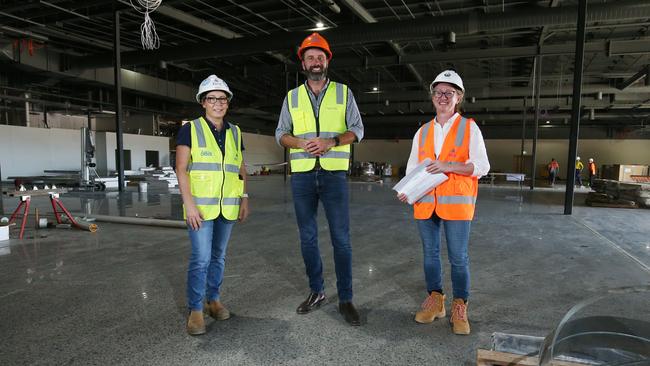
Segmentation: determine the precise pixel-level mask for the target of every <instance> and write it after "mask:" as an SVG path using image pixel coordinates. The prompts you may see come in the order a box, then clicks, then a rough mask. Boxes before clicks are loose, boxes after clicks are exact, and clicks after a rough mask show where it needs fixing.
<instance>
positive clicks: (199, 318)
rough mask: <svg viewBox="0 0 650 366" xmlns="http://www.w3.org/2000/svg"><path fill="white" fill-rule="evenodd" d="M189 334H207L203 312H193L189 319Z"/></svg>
mask: <svg viewBox="0 0 650 366" xmlns="http://www.w3.org/2000/svg"><path fill="white" fill-rule="evenodd" d="M187 334H189V335H201V334H205V322H204V321H203V311H201V310H192V311H190V315H189V316H188V317H187Z"/></svg>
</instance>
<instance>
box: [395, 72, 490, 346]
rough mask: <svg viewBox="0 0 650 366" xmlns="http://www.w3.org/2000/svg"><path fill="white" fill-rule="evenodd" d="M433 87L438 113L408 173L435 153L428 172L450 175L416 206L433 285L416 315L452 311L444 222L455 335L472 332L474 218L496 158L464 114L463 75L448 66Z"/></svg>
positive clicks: (421, 136)
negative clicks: (445, 279) (446, 288)
mask: <svg viewBox="0 0 650 366" xmlns="http://www.w3.org/2000/svg"><path fill="white" fill-rule="evenodd" d="M429 90H430V92H431V101H432V102H433V106H434V108H435V110H436V116H435V118H434V119H433V120H431V121H430V122H428V123H426V124H425V125H423V126H422V127H421V128H420V129H419V130H418V131H417V133H416V134H415V136H414V138H413V146H412V148H411V155H410V157H409V160H408V163H407V168H406V174H408V173H410V172H411V171H412V170H413V169H415V167H416V166H417V165H418V164H419V163H420V162H422V161H423V160H424V159H426V158H429V159H431V160H432V163H431V164H429V165H428V166H427V167H426V170H427V172H429V173H432V174H435V173H443V174H446V175H447V176H448V178H449V179H448V180H447V181H445V182H444V183H442V184H441V185H439V186H438V187H436V188H434V189H433V190H431V191H430V192H429V193H428V194H427V195H426V196H424V197H423V198H421V199H420V200H419V201H418V202H416V203H415V204H414V207H413V211H414V212H413V216H414V217H415V219H416V220H415V221H416V223H417V226H418V230H419V232H420V238H421V239H422V246H423V252H424V277H425V280H426V285H427V297H426V299H425V300H424V302H423V303H422V307H421V309H420V311H418V312H417V313H416V314H415V321H416V322H418V323H425V324H426V323H431V322H433V321H434V320H435V319H436V318H444V317H445V315H446V311H445V295H444V293H443V286H442V265H441V259H440V242H441V233H442V230H441V229H442V227H444V229H445V230H444V231H445V237H446V239H447V252H448V257H449V262H450V264H451V284H452V288H453V296H454V299H453V301H452V305H451V318H450V321H451V324H452V330H453V332H454V333H455V334H469V333H470V326H469V319H468V317H467V299H468V297H469V282H470V281H469V254H468V246H469V233H470V224H471V222H472V219H473V218H474V206H475V204H476V196H477V194H478V179H479V178H480V177H481V176H483V175H485V174H487V173H488V171H489V170H490V162H489V161H488V157H487V153H486V151H485V142H484V141H483V135H482V134H481V131H480V130H479V128H478V126H477V125H476V123H475V122H474V120H473V119H468V118H465V117H463V116H462V115H460V114H459V110H460V106H461V103H462V102H463V96H464V93H465V87H464V86H463V80H462V79H461V77H460V75H458V74H457V73H456V72H455V71H453V70H445V71H443V72H441V73H440V74H439V75H438V76H437V77H436V78H435V79H434V80H433V82H432V83H431V85H430V87H429ZM398 199H399V200H400V201H402V202H407V198H406V196H405V195H404V194H399V195H398Z"/></svg>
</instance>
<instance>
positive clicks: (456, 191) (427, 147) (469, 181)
mask: <svg viewBox="0 0 650 366" xmlns="http://www.w3.org/2000/svg"><path fill="white" fill-rule="evenodd" d="M434 123H435V121H434V120H431V121H430V122H428V123H427V124H425V125H424V126H422V128H421V129H420V136H419V139H420V144H419V145H420V146H419V150H418V161H420V162H422V161H423V160H424V159H426V158H429V159H431V160H441V161H444V162H447V163H450V164H458V163H465V162H466V161H467V160H469V136H470V127H471V124H472V123H474V121H473V120H472V119H469V120H468V119H467V118H465V117H462V116H460V115H459V116H458V118H456V120H455V121H454V122H453V123H454V124H453V125H452V126H451V130H450V131H449V133H448V134H447V137H446V138H445V141H442V142H441V141H439V142H437V143H443V145H442V150H441V151H440V156H437V157H436V154H435V149H434V146H435V144H436V141H434V136H435V134H434V132H433V131H434ZM447 176H448V177H449V179H448V180H447V181H445V182H444V183H442V184H441V185H439V186H438V187H436V188H434V189H432V190H431V192H429V193H427V195H426V196H424V197H422V198H421V199H420V200H419V201H418V202H416V203H415V204H414V205H413V216H414V217H415V218H416V219H420V220H426V219H429V218H431V216H432V215H433V212H434V211H435V212H436V215H437V216H438V217H440V218H441V219H444V220H471V219H473V218H474V208H475V205H476V196H477V194H478V178H477V177H471V176H469V177H468V176H464V175H459V174H454V173H447Z"/></svg>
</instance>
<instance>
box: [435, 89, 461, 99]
mask: <svg viewBox="0 0 650 366" xmlns="http://www.w3.org/2000/svg"><path fill="white" fill-rule="evenodd" d="M443 95H444V96H445V98H447V99H450V98H451V97H453V96H454V95H456V92H455V91H454V90H450V91H446V92H443V91H440V90H434V91H433V96H434V97H436V98H440V97H442V96H443Z"/></svg>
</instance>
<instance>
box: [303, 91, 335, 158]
mask: <svg viewBox="0 0 650 366" xmlns="http://www.w3.org/2000/svg"><path fill="white" fill-rule="evenodd" d="M330 83H331V81H329V82H328V83H327V88H325V90H323V98H322V99H321V101H320V103H319V104H318V115H314V119H315V120H316V137H320V121H319V119H320V107H321V106H322V105H323V101H324V100H325V93H327V90H329V88H330ZM305 88H307V87H305ZM312 94H313V92H312ZM314 96H315V97H316V98H318V96H316V95H314ZM307 97H309V95H307ZM309 103H310V104H311V111H312V113H314V103H313V102H312V101H311V98H309ZM316 163H318V164H320V158H319V157H318V156H317V157H316Z"/></svg>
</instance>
